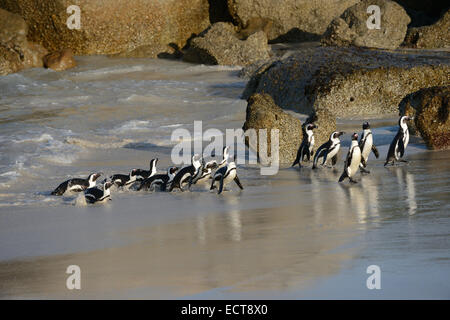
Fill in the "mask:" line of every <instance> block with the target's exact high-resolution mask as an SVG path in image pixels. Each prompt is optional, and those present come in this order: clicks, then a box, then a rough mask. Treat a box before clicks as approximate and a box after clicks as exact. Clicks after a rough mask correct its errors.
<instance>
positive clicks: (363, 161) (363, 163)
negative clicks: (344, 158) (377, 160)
mask: <svg viewBox="0 0 450 320" xmlns="http://www.w3.org/2000/svg"><path fill="white" fill-rule="evenodd" d="M360 165H362V166H363V167H364V168H365V167H367V163H366V160H365V159H364V157H361V163H360Z"/></svg>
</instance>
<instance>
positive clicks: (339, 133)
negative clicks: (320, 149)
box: [337, 131, 345, 137]
mask: <svg viewBox="0 0 450 320" xmlns="http://www.w3.org/2000/svg"><path fill="white" fill-rule="evenodd" d="M343 134H345V132H344V131H340V132H338V134H337V136H338V137H340V136H342V135H343Z"/></svg>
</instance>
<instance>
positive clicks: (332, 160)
mask: <svg viewBox="0 0 450 320" xmlns="http://www.w3.org/2000/svg"><path fill="white" fill-rule="evenodd" d="M336 162H337V154H336V155H334V157H333V158H331V164H332V165H333V166H334V165H336Z"/></svg>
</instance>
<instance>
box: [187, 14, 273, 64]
mask: <svg viewBox="0 0 450 320" xmlns="http://www.w3.org/2000/svg"><path fill="white" fill-rule="evenodd" d="M238 36H239V35H238V34H237V33H236V30H235V27H234V26H233V25H232V24H231V23H227V22H217V23H215V24H213V25H212V26H211V28H209V29H208V30H206V31H205V32H204V33H203V34H202V35H201V36H199V37H197V38H194V39H192V40H191V42H190V46H189V49H188V50H187V52H186V53H185V55H184V57H183V59H184V60H185V61H188V62H195V63H205V64H221V65H247V64H250V63H254V62H256V61H259V60H264V59H268V58H269V57H270V55H269V53H270V47H269V45H268V43H267V37H266V35H265V33H264V32H263V31H258V32H256V33H253V34H251V35H249V36H248V37H247V38H246V39H245V40H241V39H239V37H238Z"/></svg>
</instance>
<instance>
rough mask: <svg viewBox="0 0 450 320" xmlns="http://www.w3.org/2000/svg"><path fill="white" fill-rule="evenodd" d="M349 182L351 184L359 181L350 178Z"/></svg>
mask: <svg viewBox="0 0 450 320" xmlns="http://www.w3.org/2000/svg"><path fill="white" fill-rule="evenodd" d="M349 180H350V182H351V183H358V181H356V180H353V179H352V178H349Z"/></svg>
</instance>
